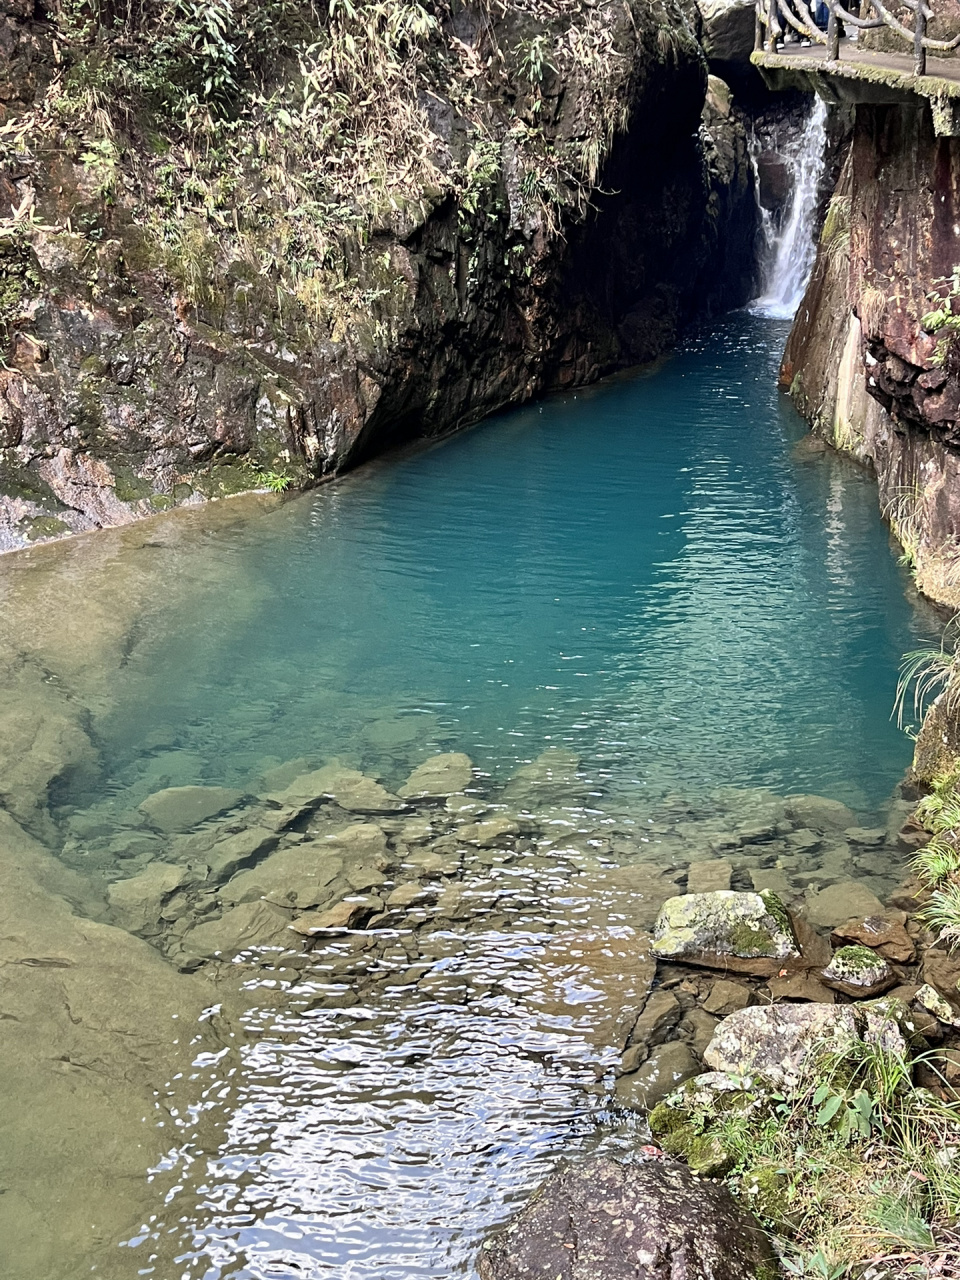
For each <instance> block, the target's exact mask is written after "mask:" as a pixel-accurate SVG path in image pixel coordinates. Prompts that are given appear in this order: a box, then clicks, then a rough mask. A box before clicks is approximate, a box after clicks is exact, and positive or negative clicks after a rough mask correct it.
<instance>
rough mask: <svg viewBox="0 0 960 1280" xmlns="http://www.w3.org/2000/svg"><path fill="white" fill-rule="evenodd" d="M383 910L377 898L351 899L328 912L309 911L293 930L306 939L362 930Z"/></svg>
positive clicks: (300, 918) (299, 918)
mask: <svg viewBox="0 0 960 1280" xmlns="http://www.w3.org/2000/svg"><path fill="white" fill-rule="evenodd" d="M382 909H383V903H382V902H381V900H380V899H379V898H377V897H368V898H349V899H345V900H344V901H343V902H338V903H337V905H336V906H335V907H329V908H328V909H327V910H326V911H308V912H307V913H306V914H305V915H302V916H299V917H298V918H297V919H296V920H295V921H294V922H293V929H294V931H295V932H296V933H299V934H301V935H302V936H303V937H305V938H312V937H314V936H315V935H317V934H323V933H342V932H343V931H344V930H349V929H361V928H362V927H363V926H364V924H366V922H367V921H368V920H369V919H370V917H371V916H372V915H374V913H375V912H378V911H381V910H382Z"/></svg>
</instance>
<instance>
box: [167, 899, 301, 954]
mask: <svg viewBox="0 0 960 1280" xmlns="http://www.w3.org/2000/svg"><path fill="white" fill-rule="evenodd" d="M292 940H293V935H292V934H291V933H290V914H289V912H285V911H281V910H280V909H279V908H278V907H275V906H272V905H271V904H270V903H269V902H263V901H260V902H244V903H241V905H240V906H238V907H233V908H232V910H230V911H225V912H224V913H223V915H222V916H221V917H220V919H219V920H210V921H208V922H207V923H206V924H200V925H197V926H196V928H194V929H190V930H189V931H188V932H187V933H186V934H184V936H183V939H182V941H181V944H180V946H181V952H182V955H180V956H175V957H174V959H176V960H179V961H181V962H182V961H183V960H188V961H189V960H212V959H214V958H216V957H222V958H223V959H224V960H229V959H232V958H233V956H235V955H237V954H238V953H239V952H241V951H246V950H247V949H248V948H249V947H278V946H289V945H290V943H291V941H292Z"/></svg>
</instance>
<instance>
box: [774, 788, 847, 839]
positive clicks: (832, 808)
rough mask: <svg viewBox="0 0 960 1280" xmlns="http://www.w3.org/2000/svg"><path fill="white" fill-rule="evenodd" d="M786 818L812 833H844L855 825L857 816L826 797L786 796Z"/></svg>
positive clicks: (838, 802)
mask: <svg viewBox="0 0 960 1280" xmlns="http://www.w3.org/2000/svg"><path fill="white" fill-rule="evenodd" d="M786 803H787V816H788V817H789V818H792V819H793V821H794V822H795V823H797V825H798V826H800V827H805V828H810V829H811V830H813V831H835V832H841V831H846V830H847V828H848V827H855V826H856V825H857V815H856V814H855V813H854V812H853V811H852V810H850V809H848V808H847V806H846V805H845V804H841V803H840V801H839V800H830V799H828V798H827V797H826V796H811V795H796V796H787V801H786Z"/></svg>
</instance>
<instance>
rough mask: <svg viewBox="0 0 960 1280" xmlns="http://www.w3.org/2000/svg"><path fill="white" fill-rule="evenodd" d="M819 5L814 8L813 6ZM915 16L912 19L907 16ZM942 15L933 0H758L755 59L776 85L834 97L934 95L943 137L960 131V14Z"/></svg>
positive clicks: (874, 99)
mask: <svg viewBox="0 0 960 1280" xmlns="http://www.w3.org/2000/svg"><path fill="white" fill-rule="evenodd" d="M814 10H816V12H814ZM904 14H906V15H907V16H908V17H909V22H910V25H909V26H908V25H907V23H906V21H905V20H904V18H903V15H904ZM944 25H945V20H944V17H943V16H942V15H940V14H938V13H936V12H935V11H934V10H933V9H931V8H930V7H929V5H928V4H927V0H900V3H899V4H897V5H896V6H895V9H894V10H891V9H888V8H887V7H886V5H885V4H884V3H883V0H863V3H862V5H861V8H860V11H859V12H858V13H852V12H850V11H849V10H847V9H845V8H844V7H843V5H841V4H840V3H839V0H826V3H822V0H821V3H819V4H817V3H816V2H815V4H814V6H810V5H808V4H807V3H806V0H757V23H756V41H755V46H756V47H755V50H754V53H753V55H752V57H751V61H752V62H753V64H754V66H756V67H757V68H758V69H759V71H760V73H761V75H762V76H763V78H764V80H766V82H767V84H768V85H769V86H770V88H771V89H787V88H798V89H805V90H813V91H815V92H816V93H818V94H819V95H820V96H821V97H822V98H824V99H826V100H827V101H828V102H834V103H858V102H867V103H894V102H905V101H909V100H910V99H916V97H918V96H919V97H921V98H926V99H928V101H929V103H930V108H931V112H932V115H933V124H934V129H935V131H936V133H937V135H938V136H940V137H958V136H960V14H958V16H957V17H956V19H955V22H954V29H955V30H956V32H957V34H952V33H951V32H950V31H949V30H947V31H944V30H943V28H944Z"/></svg>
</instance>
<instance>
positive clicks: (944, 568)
mask: <svg viewBox="0 0 960 1280" xmlns="http://www.w3.org/2000/svg"><path fill="white" fill-rule="evenodd" d="M958 242H960V140H958V139H956V138H938V137H935V135H934V130H933V126H932V121H931V118H930V112H929V108H928V106H927V104H926V103H924V102H921V101H919V100H918V101H917V102H916V103H903V104H898V105H888V106H869V105H858V106H857V107H856V114H855V122H854V131H853V140H852V144H851V148H850V152H849V155H848V157H847V160H846V163H845V165H844V168H843V171H842V173H841V176H840V180H839V182H838V185H837V189H836V192H835V194H834V196H833V199H832V201H831V203H830V206H829V209H828V212H827V217H826V221H825V224H824V228H823V233H822V236H821V241H820V246H819V252H818V255H817V262H816V267H815V269H814V273H813V277H812V279H811V281H810V285H809V288H808V290H807V294H806V297H805V298H804V301H803V304H802V306H801V308H800V310H799V312H798V315H797V319H796V322H795V325H794V329H793V332H792V333H791V336H790V341H789V343H788V346H787V350H786V354H785V357H784V363H783V370H782V377H783V382H784V384H785V385H787V386H789V387H790V388H791V390H792V392H793V395H794V396H795V398H796V400H797V403H798V405H799V407H800V409H801V410H802V412H803V413H804V414H805V415H806V416H807V417H808V418H809V419H810V420H811V422H812V423H813V425H814V427H815V429H816V430H817V431H818V432H819V433H820V434H821V435H823V436H824V437H825V438H826V439H827V440H829V441H830V443H831V444H833V445H835V446H836V447H837V448H839V449H841V450H844V451H846V452H848V453H851V454H852V455H853V456H854V457H856V458H858V459H859V460H860V461H862V462H865V463H867V464H868V465H870V466H872V467H873V469H874V470H875V472H876V475H877V480H878V483H879V487H880V503H881V508H882V510H883V512H884V515H885V516H886V518H887V519H888V520H889V521H890V524H891V527H892V528H893V530H894V532H895V533H896V535H897V537H898V538H899V539H900V541H901V543H902V544H903V547H904V550H905V554H906V555H907V557H908V558H909V560H910V562H911V564H912V566H913V568H914V572H915V575H916V579H917V584H918V586H919V587H920V589H921V590H922V591H923V592H925V593H926V594H927V595H929V596H930V597H932V598H933V599H934V600H938V601H941V602H943V603H945V604H949V605H956V604H958V603H960V554H958V553H960V546H958V535H960V431H958V419H960V361H958V358H957V350H958V349H957V345H956V341H955V337H956V332H957V326H958V325H960V320H958V321H957V322H954V321H953V320H952V319H951V317H952V316H953V314H954V311H955V309H956V308H957V307H958V301H960V282H956V281H955V280H954V279H953V276H954V272H955V269H956V264H957V262H958V261H960V254H958V252H957V246H958Z"/></svg>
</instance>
